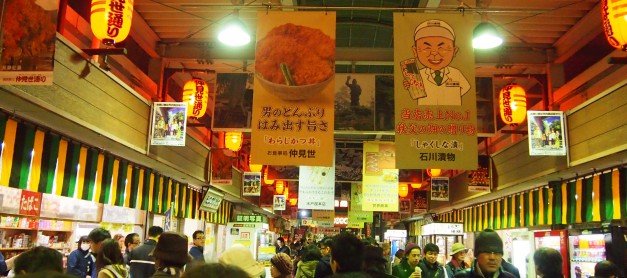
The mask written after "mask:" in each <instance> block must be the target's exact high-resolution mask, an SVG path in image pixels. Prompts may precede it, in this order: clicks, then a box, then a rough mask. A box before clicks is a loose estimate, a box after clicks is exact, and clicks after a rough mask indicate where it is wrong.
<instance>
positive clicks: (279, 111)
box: [251, 11, 335, 167]
mask: <svg viewBox="0 0 627 278" xmlns="http://www.w3.org/2000/svg"><path fill="white" fill-rule="evenodd" d="M257 39H258V40H257V47H256V53H255V57H256V60H255V81H254V91H255V93H254V94H253V114H252V123H251V127H252V142H251V155H252V157H253V161H251V162H252V163H255V164H264V165H305V166H329V167H330V166H333V165H334V157H333V154H334V152H333V147H334V146H335V143H334V141H333V140H334V138H333V131H334V122H333V118H334V115H335V112H334V99H335V96H334V86H335V12H280V11H277V12H272V11H270V12H267V11H261V12H259V13H258V14H257Z"/></svg>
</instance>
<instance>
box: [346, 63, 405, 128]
mask: <svg viewBox="0 0 627 278" xmlns="http://www.w3.org/2000/svg"><path fill="white" fill-rule="evenodd" d="M335 130H336V131H338V132H342V131H348V132H351V131H356V130H359V131H392V130H394V76H393V75H375V74H344V73H342V74H336V75H335Z"/></svg>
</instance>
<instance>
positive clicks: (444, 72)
mask: <svg viewBox="0 0 627 278" xmlns="http://www.w3.org/2000/svg"><path fill="white" fill-rule="evenodd" d="M412 48H413V52H414V57H415V59H407V60H405V61H403V62H401V69H402V73H403V76H404V77H405V79H404V80H403V87H404V88H405V89H406V90H408V91H409V93H410V96H411V98H412V99H416V100H417V101H418V105H461V104H462V97H463V96H464V94H466V93H467V92H468V91H469V90H470V83H469V82H468V80H467V79H466V77H465V76H464V74H463V73H462V72H461V71H460V70H458V69H457V68H454V67H451V66H449V64H450V63H451V62H452V61H453V58H455V55H457V52H458V51H459V48H458V47H456V46H455V32H454V31H453V28H451V26H450V25H448V23H446V22H444V21H442V20H437V19H434V20H427V21H424V22H422V23H420V25H418V27H416V29H415V31H414V46H413V47H412ZM418 63H420V64H422V65H423V66H424V67H423V68H421V69H420V70H417V69H418V68H419V66H418ZM416 72H418V73H416Z"/></svg>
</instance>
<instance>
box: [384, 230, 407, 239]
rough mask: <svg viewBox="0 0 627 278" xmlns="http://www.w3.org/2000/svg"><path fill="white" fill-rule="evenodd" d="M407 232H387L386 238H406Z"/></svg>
mask: <svg viewBox="0 0 627 278" xmlns="http://www.w3.org/2000/svg"><path fill="white" fill-rule="evenodd" d="M406 237H407V230H387V231H385V234H384V238H406Z"/></svg>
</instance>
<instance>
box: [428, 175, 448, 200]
mask: <svg viewBox="0 0 627 278" xmlns="http://www.w3.org/2000/svg"><path fill="white" fill-rule="evenodd" d="M448 190H449V180H448V177H431V201H448V193H449V191H448Z"/></svg>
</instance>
